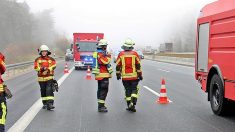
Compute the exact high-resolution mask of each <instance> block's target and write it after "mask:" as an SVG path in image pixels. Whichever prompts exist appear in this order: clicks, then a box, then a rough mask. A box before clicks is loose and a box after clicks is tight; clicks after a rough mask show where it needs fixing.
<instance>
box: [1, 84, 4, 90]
mask: <svg viewBox="0 0 235 132" xmlns="http://www.w3.org/2000/svg"><path fill="white" fill-rule="evenodd" d="M0 92H4V87H3V84H0Z"/></svg>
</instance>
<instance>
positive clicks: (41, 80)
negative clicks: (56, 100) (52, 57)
mask: <svg viewBox="0 0 235 132" xmlns="http://www.w3.org/2000/svg"><path fill="white" fill-rule="evenodd" d="M53 78H54V77H53V76H50V77H38V81H39V82H45V81H49V80H51V79H53Z"/></svg>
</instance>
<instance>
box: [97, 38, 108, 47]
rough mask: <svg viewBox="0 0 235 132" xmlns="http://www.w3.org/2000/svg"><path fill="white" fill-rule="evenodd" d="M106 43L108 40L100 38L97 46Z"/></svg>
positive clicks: (105, 44)
mask: <svg viewBox="0 0 235 132" xmlns="http://www.w3.org/2000/svg"><path fill="white" fill-rule="evenodd" d="M107 45H108V41H107V40H105V39H101V40H100V41H99V43H98V46H107Z"/></svg>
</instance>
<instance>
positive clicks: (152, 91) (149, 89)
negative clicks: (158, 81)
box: [144, 86, 173, 103]
mask: <svg viewBox="0 0 235 132" xmlns="http://www.w3.org/2000/svg"><path fill="white" fill-rule="evenodd" d="M144 88H145V89H147V90H148V91H150V92H151V93H153V94H155V95H157V96H158V97H160V94H159V93H157V92H155V91H154V90H152V89H151V88H149V87H147V86H144ZM168 100H169V102H170V103H172V102H173V101H171V100H170V99H169V98H168Z"/></svg>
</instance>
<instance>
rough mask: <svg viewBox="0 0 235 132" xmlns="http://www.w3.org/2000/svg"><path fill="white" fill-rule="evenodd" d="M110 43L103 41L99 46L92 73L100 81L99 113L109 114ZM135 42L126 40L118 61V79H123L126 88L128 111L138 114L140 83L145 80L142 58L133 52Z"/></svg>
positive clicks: (98, 91) (98, 92)
mask: <svg viewBox="0 0 235 132" xmlns="http://www.w3.org/2000/svg"><path fill="white" fill-rule="evenodd" d="M107 45H108V42H107V41H106V40H104V39H101V40H100V41H99V43H98V46H97V52H95V53H94V54H93V58H96V63H94V66H93V69H92V73H93V74H95V79H96V80H97V81H98V90H97V99H98V111H99V112H108V109H107V107H106V106H105V99H106V97H107V93H108V89H109V78H111V77H112V72H113V70H112V67H111V64H110V63H111V55H110V54H108V52H107ZM134 45H135V42H134V41H133V40H131V39H127V40H125V42H124V44H123V45H122V47H121V48H122V49H123V51H121V52H120V53H119V55H118V57H117V60H116V77H117V80H120V79H122V83H123V86H124V88H125V96H126V97H125V99H126V102H127V109H126V110H128V111H131V112H136V108H135V106H136V103H137V98H138V92H139V88H138V83H139V81H140V80H143V76H142V71H141V64H140V58H139V56H138V54H137V52H135V51H133V49H134Z"/></svg>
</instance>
